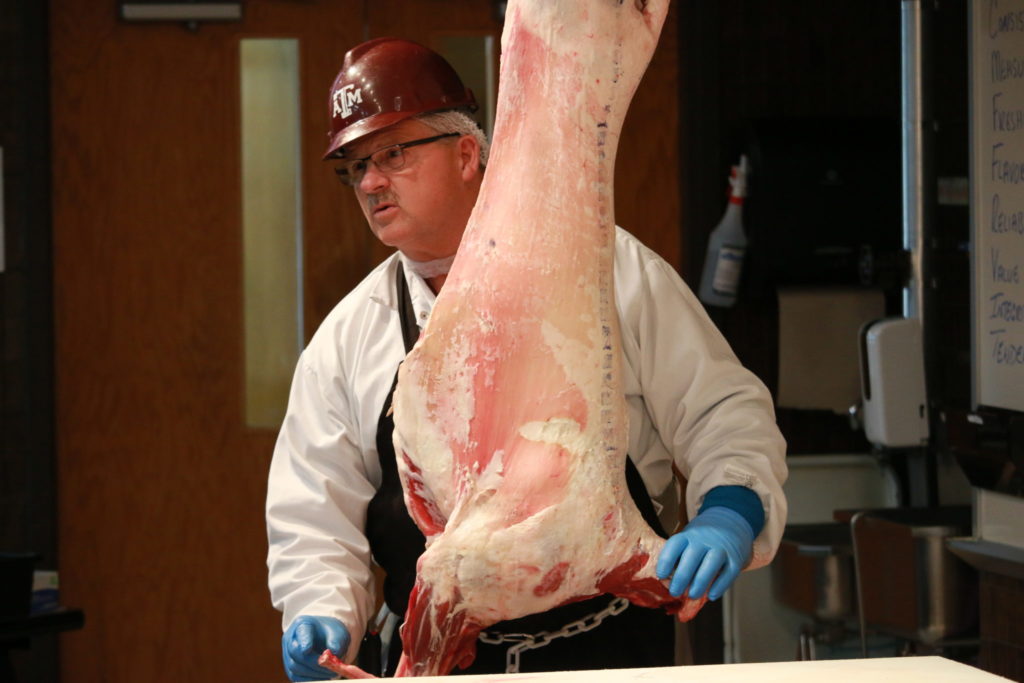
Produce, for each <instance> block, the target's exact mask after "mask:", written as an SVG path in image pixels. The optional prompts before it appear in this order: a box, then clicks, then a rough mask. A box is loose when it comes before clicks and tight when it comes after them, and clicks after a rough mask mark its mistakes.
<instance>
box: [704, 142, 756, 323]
mask: <svg viewBox="0 0 1024 683" xmlns="http://www.w3.org/2000/svg"><path fill="white" fill-rule="evenodd" d="M749 173H750V164H749V162H748V161H747V157H746V155H742V156H741V157H740V163H739V166H733V167H732V174H731V175H730V177H729V185H730V188H729V203H728V205H727V206H726V209H725V214H724V215H723V216H722V220H720V221H719V222H718V225H716V226H715V229H714V230H712V231H711V236H710V237H709V238H708V253H707V256H706V257H705V258H704V272H703V273H702V274H701V278H700V300H701V301H703V302H704V303H706V304H708V305H710V306H725V307H728V306H732V305H733V304H734V303H736V292H737V291H738V290H739V285H740V275H741V273H742V272H743V258H744V256H746V252H747V236H746V234H745V233H744V232H743V198H744V197H745V196H746V195H747V175H748V174H749Z"/></svg>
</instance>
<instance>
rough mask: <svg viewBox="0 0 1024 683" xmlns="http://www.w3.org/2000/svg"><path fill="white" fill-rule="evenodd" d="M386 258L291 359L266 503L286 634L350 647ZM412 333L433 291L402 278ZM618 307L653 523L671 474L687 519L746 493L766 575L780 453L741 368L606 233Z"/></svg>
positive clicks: (669, 275) (669, 286)
mask: <svg viewBox="0 0 1024 683" xmlns="http://www.w3.org/2000/svg"><path fill="white" fill-rule="evenodd" d="M399 258H402V257H401V256H400V255H398V254H395V255H393V256H391V257H390V258H388V259H387V260H385V261H384V262H383V263H382V264H380V265H379V266H378V267H377V268H376V269H374V270H373V272H371V273H370V274H369V275H368V276H367V277H366V278H365V279H364V280H363V281H362V282H361V283H360V284H359V285H358V286H357V287H356V288H355V289H354V290H352V292H351V293H349V294H348V295H347V296H346V297H345V298H344V299H342V300H341V302H340V303H339V304H338V305H337V306H336V307H335V308H334V310H333V311H331V313H330V314H329V315H328V316H327V318H326V319H325V320H324V322H323V324H322V325H321V326H320V329H319V330H317V332H316V334H315V335H314V336H313V338H312V340H310V343H309V346H308V347H307V348H306V350H305V351H304V352H303V353H302V355H301V357H300V358H299V362H298V366H297V368H296V370H295V377H294V379H293V381H292V388H291V395H290V397H289V401H288V410H287V413H286V415H285V418H284V422H283V424H282V426H281V432H280V435H279V437H278V440H277V445H276V446H275V448H274V457H273V462H272V464H271V467H270V477H269V485H268V491H267V509H266V512H267V531H268V538H269V543H270V550H269V554H268V557H267V565H268V567H269V573H270V576H269V584H270V592H271V597H272V600H273V603H274V606H275V607H277V608H278V609H280V610H281V611H282V612H283V625H284V628H287V627H288V625H289V624H291V622H292V621H293V620H294V619H295V617H297V616H299V615H301V614H311V615H321V616H333V617H336V618H338V619H340V620H341V621H342V623H344V624H345V625H346V626H347V627H348V629H349V631H350V632H351V635H352V648H351V649H350V651H349V653H348V656H349V658H351V657H352V656H354V653H355V651H356V649H357V647H358V643H359V642H360V640H361V638H362V635H363V629H364V628H365V625H366V624H367V622H368V621H369V620H370V619H371V617H372V616H373V615H372V610H373V609H374V600H375V590H374V586H373V575H372V573H371V570H370V547H369V543H368V542H367V540H366V537H365V535H364V531H363V530H364V526H365V524H364V523H365V519H366V506H367V504H368V503H369V501H370V498H372V497H373V494H374V492H375V491H376V489H377V486H378V485H379V484H380V479H381V471H380V465H379V461H378V455H377V447H376V431H377V421H378V419H379V417H380V413H381V407H382V405H383V403H384V400H385V398H386V396H387V394H388V392H389V391H390V389H391V384H392V382H393V380H394V377H395V371H396V369H397V368H398V365H399V363H400V362H401V360H402V359H403V358H404V357H405V349H404V346H403V342H402V332H401V328H400V324H399V318H398V312H397V311H398V308H397V307H398V304H399V302H398V300H397V294H396V292H395V285H394V282H395V271H396V268H397V264H398V260H399ZM405 272H406V279H407V280H408V282H409V289H410V295H411V297H412V303H413V308H414V310H415V312H416V316H417V319H418V322H419V324H420V325H421V326H423V325H424V324H425V322H426V320H427V317H428V315H429V312H430V309H431V307H432V306H433V304H434V299H435V297H434V294H433V292H431V290H430V288H429V287H428V286H427V284H426V283H425V282H424V281H423V280H422V279H421V278H419V277H418V276H416V275H413V274H411V273H410V270H409V268H406V269H405ZM615 296H616V305H617V308H618V312H619V319H620V321H621V329H622V345H623V352H624V355H625V359H626V362H625V364H624V367H623V380H624V387H623V389H624V391H625V394H626V401H627V405H628V409H629V454H630V456H631V457H632V459H633V461H634V463H635V465H636V467H637V469H638V470H639V472H640V475H641V477H642V478H643V480H644V483H645V485H646V487H647V491H648V493H649V494H650V495H651V497H652V499H653V500H654V501H655V508H656V509H657V510H658V511H659V516H660V517H661V519H662V523H663V526H665V528H666V529H669V530H671V529H672V528H673V526H674V524H675V523H676V521H677V518H678V509H679V494H678V490H677V489H678V487H677V486H676V483H675V482H676V480H675V479H674V477H673V473H672V464H673V463H675V465H676V466H677V467H678V468H679V470H680V471H681V472H682V473H683V475H684V476H685V477H686V478H687V481H688V485H687V491H686V511H687V514H688V515H689V517H691V518H692V517H693V516H694V515H695V514H696V513H697V509H698V508H699V507H700V503H701V501H702V499H703V497H704V494H706V493H707V492H708V491H709V490H710V489H712V488H714V487H715V486H720V485H736V484H739V485H742V486H746V487H748V488H750V489H752V490H753V491H754V492H756V493H757V494H758V496H759V497H760V498H761V501H762V502H763V504H764V511H765V526H764V529H763V530H762V532H761V533H760V535H759V536H758V537H757V539H756V540H755V542H754V557H753V560H752V562H751V564H750V568H756V567H759V566H762V565H764V564H767V563H768V562H769V561H770V560H771V558H772V556H773V555H774V554H775V550H776V548H777V547H778V544H779V540H780V538H781V535H782V530H783V527H784V526H785V522H786V500H785V497H784V496H783V493H782V484H783V483H784V481H785V479H786V472H787V470H786V464H785V442H784V440H783V438H782V435H781V434H780V433H779V430H778V428H777V427H776V425H775V415H774V410H773V408H772V402H771V397H770V395H769V393H768V391H767V389H766V388H765V386H764V385H763V384H762V383H761V382H760V381H759V380H758V379H757V378H756V377H755V376H754V375H753V374H752V373H751V372H749V371H747V370H746V369H744V368H743V367H742V366H741V365H740V364H739V362H738V361H737V359H736V357H735V355H734V354H733V352H732V350H731V349H730V348H729V346H728V344H727V343H726V341H725V339H724V338H723V337H722V336H721V334H720V333H719V332H718V330H717V329H716V328H715V327H714V325H713V324H712V323H711V321H710V320H709V319H708V317H707V315H706V314H705V312H704V309H703V307H702V306H701V304H700V303H699V301H698V300H697V299H696V297H695V296H694V295H693V293H692V292H691V291H690V289H689V288H688V287H687V286H686V285H685V284H684V283H683V281H682V279H681V278H680V277H679V276H678V274H677V273H676V272H675V270H674V269H673V268H672V267H671V266H670V265H669V264H668V263H666V262H665V261H664V260H663V259H662V258H660V257H659V256H658V255H657V254H655V253H654V252H653V251H651V250H650V249H648V248H647V247H645V246H644V245H643V244H641V243H640V242H639V241H638V240H637V239H636V238H635V237H633V236H632V235H630V234H629V233H627V232H626V231H624V230H622V229H621V228H620V229H618V231H617V234H616V243H615Z"/></svg>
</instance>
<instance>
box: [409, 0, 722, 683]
mask: <svg viewBox="0 0 1024 683" xmlns="http://www.w3.org/2000/svg"><path fill="white" fill-rule="evenodd" d="M667 9H668V7H667V0H649V1H648V2H646V3H643V2H640V1H639V0H628V1H626V2H622V1H621V0H618V1H617V0H519V1H516V0H513V1H512V2H509V3H508V8H507V14H506V24H505V30H504V34H503V36H502V62H501V81H500V89H499V102H498V119H497V122H496V126H495V131H494V145H493V148H492V151H491V160H490V164H489V167H488V170H487V174H486V176H485V179H484V183H483V186H482V188H481V192H480V196H479V199H478V201H477V204H476V207H475V209H474V211H473V214H472V217H471V219H470V222H469V225H468V227H467V230H466V233H465V235H464V238H463V241H462V244H461V246H460V248H459V253H458V256H457V258H456V261H455V264H454V265H453V268H452V271H451V273H450V274H449V276H448V279H447V282H446V284H445V285H444V288H443V290H442V291H441V293H440V295H439V296H438V299H437V302H436V304H435V306H434V308H433V311H432V313H431V317H430V321H429V324H428V325H427V327H426V329H425V330H424V333H423V335H422V337H421V338H420V340H419V343H418V344H417V345H416V347H415V348H414V349H413V351H412V352H411V353H410V354H409V357H408V358H407V359H406V361H405V363H404V364H403V365H402V368H401V371H400V374H399V382H398V388H397V390H396V392H395V399H394V411H395V447H396V448H395V451H396V453H397V454H398V455H397V457H398V467H399V472H400V475H401V477H402V483H403V486H404V490H405V497H406V504H407V506H408V508H409V510H410V513H411V514H412V516H413V519H414V520H415V521H416V523H417V525H418V526H419V527H420V528H421V529H422V530H423V532H424V534H425V535H426V537H427V549H426V551H425V552H424V554H423V555H422V556H421V557H420V560H419V563H418V566H417V580H416V586H415V587H414V589H413V592H412V595H411V597H410V601H409V607H408V610H407V612H406V621H405V624H404V625H403V627H402V641H403V648H404V652H403V656H402V662H401V663H400V665H399V670H398V672H397V674H398V675H399V676H402V675H406V676H408V675H419V676H427V675H443V674H446V673H448V672H449V671H450V670H451V669H453V668H454V667H455V666H459V665H463V666H464V665H466V664H468V663H469V662H471V661H472V658H473V655H474V652H475V640H476V637H477V635H478V633H479V632H480V630H481V629H483V628H486V627H487V626H489V625H491V624H494V623H496V622H499V621H502V620H507V619H513V618H517V617H520V616H524V615H527V614H533V613H537V612H543V611H545V610H548V609H550V608H552V607H555V606H558V605H561V604H564V603H567V602H571V601H574V600H580V599H584V598H587V597H591V596H594V595H599V594H602V593H612V594H615V595H619V596H624V597H626V598H628V599H629V600H630V601H632V602H634V603H636V604H640V605H645V606H659V605H660V606H664V607H665V608H666V609H668V610H669V611H672V612H676V613H679V614H680V617H681V618H687V617H689V616H692V615H693V614H695V613H696V611H697V610H698V609H699V608H700V606H701V605H702V604H703V603H702V601H685V605H684V601H680V600H679V599H674V598H672V596H670V595H669V594H668V592H667V590H666V589H665V587H664V585H663V584H662V583H661V582H659V581H658V580H657V579H656V578H655V577H654V566H655V562H656V559H657V556H658V552H659V551H660V549H661V546H662V541H661V539H660V538H659V537H658V536H657V535H656V534H655V533H654V531H653V530H652V529H650V527H648V526H647V525H646V524H645V523H644V521H643V520H642V518H641V516H640V513H639V511H638V510H637V509H636V506H635V505H634V504H633V502H632V500H631V499H630V496H629V493H628V490H627V487H626V482H625V476H624V464H625V458H626V457H627V456H626V452H625V444H626V440H627V430H628V422H627V414H626V408H625V402H624V398H623V395H622V390H621V382H620V364H621V362H622V352H621V346H620V336H619V328H618V319H617V316H616V309H615V301H614V289H613V283H612V259H613V246H614V207H613V187H612V175H613V170H614V168H615V154H616V149H617V146H618V141H619V134H620V131H621V128H622V123H623V119H624V117H625V114H626V109H627V107H628V105H629V102H630V100H631V98H632V96H633V92H634V91H635V89H636V86H637V85H638V83H639V81H640V78H641V76H642V74H643V72H644V70H645V69H646V66H647V63H648V62H649V60H650V58H651V55H652V53H653V51H654V47H655V45H656V43H657V39H658V35H659V33H660V30H661V25H662V22H663V21H664V19H665V15H666V12H667Z"/></svg>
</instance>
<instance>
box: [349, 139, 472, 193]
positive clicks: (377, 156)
mask: <svg viewBox="0 0 1024 683" xmlns="http://www.w3.org/2000/svg"><path fill="white" fill-rule="evenodd" d="M459 135H462V133H444V134H442V135H434V136H432V137H429V138H420V139H419V140H410V141H409V142H399V143H398V144H397V145H389V146H387V147H384V148H382V149H378V150H377V151H376V152H374V153H373V154H371V155H370V156H366V157H363V158H362V159H350V160H348V161H343V162H341V164H340V165H339V166H337V167H335V169H334V172H335V173H337V174H338V180H340V181H341V182H343V183H345V184H346V185H348V186H350V187H355V186H356V185H358V184H359V183H360V182H362V180H363V176H364V175H366V170H367V169H368V168H369V166H370V162H371V161H372V162H373V164H374V166H376V167H377V169H378V170H379V171H381V172H384V173H386V172H388V171H397V170H398V169H400V168H402V167H403V166H405V150H407V149H409V148H410V147H416V146H417V145H426V144H428V143H431V142H437V141H438V140H443V139H444V138H453V137H457V136H459Z"/></svg>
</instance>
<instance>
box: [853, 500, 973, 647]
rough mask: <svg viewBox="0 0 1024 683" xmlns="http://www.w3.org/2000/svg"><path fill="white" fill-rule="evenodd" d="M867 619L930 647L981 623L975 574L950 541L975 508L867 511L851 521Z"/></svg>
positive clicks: (964, 528) (965, 528) (875, 626)
mask: <svg viewBox="0 0 1024 683" xmlns="http://www.w3.org/2000/svg"><path fill="white" fill-rule="evenodd" d="M851 528H852V532H853V533H852V538H853V549H854V563H855V569H856V571H857V574H858V576H857V583H858V587H859V598H860V606H861V610H862V612H863V614H862V618H863V621H862V624H863V625H866V626H867V627H870V628H873V629H876V630H878V631H881V632H883V633H888V634H891V635H895V636H898V637H901V638H906V639H908V640H912V641H915V642H918V643H923V644H925V645H934V644H936V643H937V642H938V641H940V640H943V639H946V638H950V637H952V636H958V635H963V634H964V633H965V632H966V631H968V630H970V629H971V628H972V627H973V626H975V625H976V623H977V595H978V588H977V573H976V572H975V571H974V570H973V569H971V568H970V567H969V566H968V565H967V564H966V563H965V562H963V561H962V560H960V559H959V558H958V557H956V556H955V555H953V553H951V552H950V551H949V549H948V548H947V547H946V539H947V538H949V537H952V536H960V535H965V534H968V533H969V532H970V530H971V509H970V507H969V506H962V507H946V508H894V509H886V510H869V511H865V512H861V513H858V514H856V515H854V516H853V518H852V521H851Z"/></svg>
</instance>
